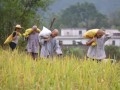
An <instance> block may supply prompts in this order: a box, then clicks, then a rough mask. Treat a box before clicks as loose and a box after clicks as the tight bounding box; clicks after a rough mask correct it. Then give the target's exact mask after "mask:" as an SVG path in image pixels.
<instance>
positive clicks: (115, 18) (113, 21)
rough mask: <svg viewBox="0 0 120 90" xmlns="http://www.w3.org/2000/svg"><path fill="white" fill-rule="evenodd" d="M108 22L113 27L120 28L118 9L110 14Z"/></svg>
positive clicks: (119, 12)
mask: <svg viewBox="0 0 120 90" xmlns="http://www.w3.org/2000/svg"><path fill="white" fill-rule="evenodd" d="M109 23H110V25H111V26H112V27H113V28H118V29H119V30H120V10H118V11H114V12H113V13H111V14H110V17H109Z"/></svg>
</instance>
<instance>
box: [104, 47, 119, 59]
mask: <svg viewBox="0 0 120 90" xmlns="http://www.w3.org/2000/svg"><path fill="white" fill-rule="evenodd" d="M105 51H106V55H107V57H109V58H112V59H116V60H120V47H118V46H106V47H105Z"/></svg>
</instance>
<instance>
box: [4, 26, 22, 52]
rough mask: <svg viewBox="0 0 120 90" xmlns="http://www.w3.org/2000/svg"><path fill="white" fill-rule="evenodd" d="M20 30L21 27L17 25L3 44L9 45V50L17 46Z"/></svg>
mask: <svg viewBox="0 0 120 90" xmlns="http://www.w3.org/2000/svg"><path fill="white" fill-rule="evenodd" d="M21 29H22V27H21V25H19V24H17V25H16V26H15V30H14V31H13V33H12V34H11V35H10V36H9V37H8V38H7V39H6V40H5V42H4V44H7V43H8V44H9V46H10V48H11V49H12V50H14V49H15V48H16V46H17V44H18V40H19V38H20V36H21V34H20V30H21Z"/></svg>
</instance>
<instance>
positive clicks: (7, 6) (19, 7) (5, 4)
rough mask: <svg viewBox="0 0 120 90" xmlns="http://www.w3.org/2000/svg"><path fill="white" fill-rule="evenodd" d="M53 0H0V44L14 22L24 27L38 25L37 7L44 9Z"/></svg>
mask: <svg viewBox="0 0 120 90" xmlns="http://www.w3.org/2000/svg"><path fill="white" fill-rule="evenodd" d="M52 1H53V0H12V1H10V0H0V22H1V23H0V44H2V43H3V41H4V40H5V38H6V37H7V36H8V35H9V34H11V32H12V31H13V29H14V27H13V26H15V25H16V24H21V25H22V26H23V27H24V28H28V27H31V26H32V25H34V24H38V25H39V23H40V22H39V20H40V16H39V15H38V13H37V11H38V8H41V9H42V10H46V8H47V6H49V4H50V3H51V2H52Z"/></svg>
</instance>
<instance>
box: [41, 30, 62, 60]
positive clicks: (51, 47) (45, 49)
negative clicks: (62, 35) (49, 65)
mask: <svg viewBox="0 0 120 90" xmlns="http://www.w3.org/2000/svg"><path fill="white" fill-rule="evenodd" d="M58 34H59V31H58V30H57V29H54V30H53V31H52V32H51V34H50V37H46V38H42V37H39V42H40V44H41V53H40V57H41V58H43V57H46V58H48V57H53V56H54V54H55V53H56V54H57V55H58V56H60V55H62V50H61V47H60V45H59V42H58V41H57V40H56V38H55V37H56V36H58Z"/></svg>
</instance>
